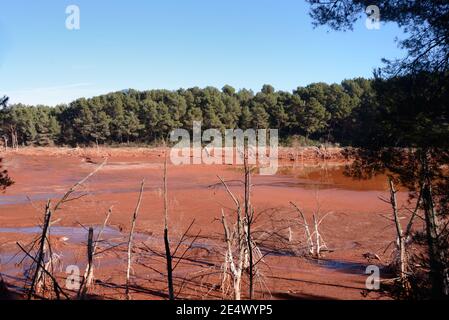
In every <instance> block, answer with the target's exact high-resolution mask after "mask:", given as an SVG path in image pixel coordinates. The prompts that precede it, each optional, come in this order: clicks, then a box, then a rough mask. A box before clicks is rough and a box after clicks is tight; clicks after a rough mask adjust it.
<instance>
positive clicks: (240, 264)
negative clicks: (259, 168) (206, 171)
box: [218, 151, 264, 300]
mask: <svg viewBox="0 0 449 320" xmlns="http://www.w3.org/2000/svg"><path fill="white" fill-rule="evenodd" d="M244 171H245V172H244V197H243V207H242V205H241V202H240V200H239V199H238V198H237V197H236V196H235V195H234V194H233V193H232V191H231V190H230V189H229V187H228V185H227V184H226V182H225V181H224V180H223V179H222V178H221V177H220V176H218V179H219V180H220V182H221V184H222V185H223V186H224V188H225V190H226V192H227V193H228V195H229V196H230V197H231V199H232V201H233V202H234V204H235V212H236V222H235V224H234V225H233V226H232V227H230V226H229V225H228V222H227V221H226V217H225V214H224V210H222V215H221V223H222V225H223V229H224V241H225V243H226V253H225V261H224V264H223V276H222V285H221V288H222V293H223V294H224V295H226V293H227V291H228V288H229V285H228V283H229V282H232V288H233V297H234V299H235V300H240V299H241V284H242V276H243V272H245V271H246V272H247V273H248V278H249V281H248V284H249V288H248V289H249V290H248V291H249V294H248V296H249V298H250V299H252V298H253V296H254V284H255V277H258V280H259V281H260V283H261V284H263V280H262V275H261V274H260V272H259V270H258V268H257V267H256V266H257V264H258V262H260V261H262V259H263V257H264V255H263V254H262V253H261V251H260V249H259V248H258V246H257V244H256V242H255V241H254V239H253V236H252V226H253V222H254V208H253V207H252V205H251V169H250V167H249V165H248V153H247V151H245V153H244ZM255 258H257V259H255Z"/></svg>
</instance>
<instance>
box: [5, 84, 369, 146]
mask: <svg viewBox="0 0 449 320" xmlns="http://www.w3.org/2000/svg"><path fill="white" fill-rule="evenodd" d="M373 97H374V94H373V92H372V80H366V79H354V80H345V81H343V82H342V83H341V84H332V85H328V84H325V83H315V84H311V85H308V86H306V87H299V88H297V89H296V90H294V91H293V92H291V93H290V92H284V91H275V89H274V88H273V87H272V86H270V85H265V86H263V88H262V90H261V91H260V92H258V93H253V92H252V91H250V90H245V89H242V90H239V91H236V90H235V89H234V88H232V87H230V86H225V87H223V89H222V90H218V89H216V88H213V87H207V88H204V89H200V88H190V89H187V90H184V89H180V90H177V91H168V90H151V91H143V92H140V91H135V90H126V91H121V92H115V93H110V94H107V95H103V96H99V97H94V98H91V99H84V98H83V99H79V100H76V101H74V102H72V103H70V104H69V105H60V106H57V107H47V106H25V105H21V104H17V105H10V106H8V107H5V108H3V109H2V110H1V111H0V134H1V135H3V136H4V137H6V138H7V139H9V141H11V140H12V137H16V140H17V145H37V146H46V145H52V144H56V145H71V146H74V145H90V144H95V143H98V144H115V143H145V144H150V143H154V142H157V141H159V140H162V139H164V138H166V137H167V135H168V133H169V132H170V131H171V130H172V129H174V128H184V129H187V130H189V129H190V130H191V129H192V122H193V121H195V120H199V121H202V123H203V128H218V129H221V130H224V129H233V128H241V129H248V128H254V129H258V128H272V129H279V133H280V136H281V138H283V139H285V140H286V139H288V138H289V137H292V136H302V137H305V138H307V139H314V140H320V141H322V142H334V143H341V144H345V145H347V144H352V143H355V142H356V140H357V139H360V137H359V136H357V135H355V134H354V130H356V129H357V128H359V129H361V128H363V127H364V126H365V124H363V123H361V121H362V122H363V121H365V120H367V119H365V118H366V116H365V112H364V111H363V110H364V109H366V108H368V106H369V105H371V104H372V103H371V102H370V101H371V100H372V99H373ZM10 145H11V143H10Z"/></svg>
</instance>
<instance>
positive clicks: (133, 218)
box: [125, 180, 145, 300]
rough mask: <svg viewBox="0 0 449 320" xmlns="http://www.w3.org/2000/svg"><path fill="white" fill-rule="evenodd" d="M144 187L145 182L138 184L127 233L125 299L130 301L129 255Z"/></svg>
mask: <svg viewBox="0 0 449 320" xmlns="http://www.w3.org/2000/svg"><path fill="white" fill-rule="evenodd" d="M144 185H145V180H142V183H141V184H140V192H139V199H138V200H137V204H136V208H135V209H134V213H133V217H132V221H131V230H130V232H129V237H128V260H127V262H128V263H127V267H126V291H125V294H126V299H127V300H130V299H131V295H130V293H129V282H130V281H129V278H130V272H131V253H132V245H133V237H134V228H135V227H136V220H137V215H138V213H139V208H140V204H141V202H142V195H143V187H144Z"/></svg>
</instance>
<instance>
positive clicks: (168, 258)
mask: <svg viewBox="0 0 449 320" xmlns="http://www.w3.org/2000/svg"><path fill="white" fill-rule="evenodd" d="M164 153H165V159H164V177H163V178H164V191H163V193H164V246H165V257H166V264H167V282H168V297H169V299H170V300H174V299H175V293H174V289H173V266H172V263H173V262H172V254H171V250H170V239H169V234H168V189H167V150H166V149H165V152H164Z"/></svg>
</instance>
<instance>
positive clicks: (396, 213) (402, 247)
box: [381, 177, 423, 296]
mask: <svg viewBox="0 0 449 320" xmlns="http://www.w3.org/2000/svg"><path fill="white" fill-rule="evenodd" d="M388 184H389V188H390V199H389V200H386V199H383V198H381V200H382V201H384V202H387V203H389V204H390V205H391V208H392V212H393V219H389V220H391V221H393V222H394V225H395V230H396V241H395V244H396V254H395V258H394V259H393V262H392V264H393V265H394V266H397V267H398V268H397V269H398V273H399V284H400V286H401V289H402V293H403V295H404V296H408V295H409V294H410V291H411V285H410V280H409V277H410V270H409V252H408V251H409V244H410V240H411V236H412V227H413V222H414V220H415V218H416V217H417V216H418V211H419V208H420V206H421V203H422V196H423V186H421V188H420V192H419V196H418V198H417V200H416V206H415V210H414V211H413V212H411V213H412V214H411V216H410V218H409V221H408V223H407V225H406V228H405V230H404V228H403V227H402V223H401V214H400V208H399V205H398V201H397V193H398V191H397V190H396V187H395V185H394V181H393V178H392V177H388ZM409 211H411V210H409Z"/></svg>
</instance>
